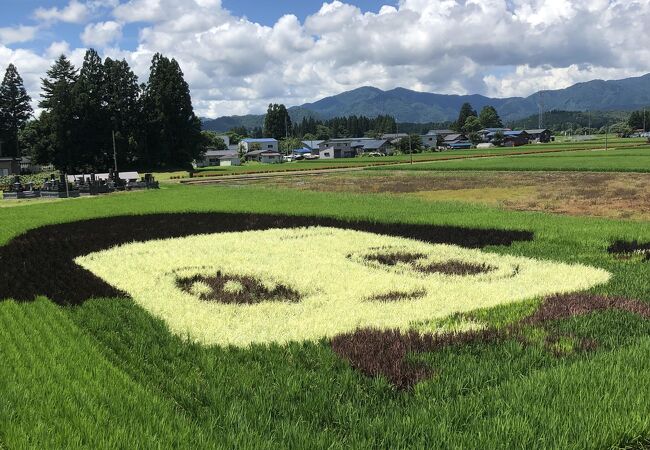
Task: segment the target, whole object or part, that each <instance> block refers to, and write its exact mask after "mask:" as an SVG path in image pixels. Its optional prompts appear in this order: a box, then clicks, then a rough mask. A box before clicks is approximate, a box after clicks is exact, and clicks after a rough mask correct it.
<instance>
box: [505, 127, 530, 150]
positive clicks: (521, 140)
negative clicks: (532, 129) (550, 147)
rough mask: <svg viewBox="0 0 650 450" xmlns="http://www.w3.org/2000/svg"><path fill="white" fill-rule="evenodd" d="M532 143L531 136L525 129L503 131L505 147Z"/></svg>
mask: <svg viewBox="0 0 650 450" xmlns="http://www.w3.org/2000/svg"><path fill="white" fill-rule="evenodd" d="M529 143H530V137H529V136H528V133H526V132H525V131H523V130H521V131H506V132H504V133H503V145H504V146H505V147H520V146H522V145H526V144H529Z"/></svg>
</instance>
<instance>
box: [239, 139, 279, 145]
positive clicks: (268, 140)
mask: <svg viewBox="0 0 650 450" xmlns="http://www.w3.org/2000/svg"><path fill="white" fill-rule="evenodd" d="M242 142H247V143H251V144H252V143H255V142H278V141H277V140H276V139H273V138H260V139H252V138H246V139H242Z"/></svg>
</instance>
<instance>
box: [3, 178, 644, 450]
mask: <svg viewBox="0 0 650 450" xmlns="http://www.w3.org/2000/svg"><path fill="white" fill-rule="evenodd" d="M190 205H191V206H190ZM190 208H191V210H192V211H194V212H191V213H189V212H188V210H189V209H190ZM107 214H113V215H116V217H105V216H106V215H107ZM146 214H149V215H146ZM331 233H334V234H331ZM649 233H650V231H649V228H648V227H647V222H641V221H639V222H632V221H620V220H608V219H597V218H584V217H569V216H554V215H548V214H541V213H527V212H512V211H503V210H498V209H495V208H488V207H483V206H476V205H468V204H460V203H437V202H425V201H421V200H417V199H413V198H400V199H399V201H396V199H395V197H390V196H385V195H381V194H378V195H362V194H349V193H347V194H341V193H322V192H311V191H305V192H301V191H295V190H282V191H280V190H273V189H253V188H250V187H239V188H235V189H233V188H224V187H213V186H211V187H191V186H164V187H163V188H162V189H161V190H160V191H158V192H147V193H142V194H141V195H139V196H137V197H131V196H128V197H127V196H124V197H122V198H117V197H106V198H97V199H88V200H87V201H83V202H76V201H69V202H68V201H65V202H59V203H57V204H51V205H50V204H38V205H30V206H25V207H20V208H6V209H5V210H4V211H2V214H0V243H1V244H2V246H0V262H2V266H3V270H2V271H0V360H2V361H4V362H6V364H0V424H2V425H0V443H1V444H0V445H4V446H5V447H6V448H26V447H36V448H71V447H82V446H86V447H91V448H115V447H124V446H125V445H127V446H129V445H130V446H132V447H139V448H149V447H165V448H167V447H176V448H184V447H185V448H188V447H192V448H215V447H219V446H223V447H227V448H269V449H271V448H273V449H275V448H426V447H428V446H431V443H432V442H435V443H436V445H438V446H440V447H443V448H504V447H505V448H610V447H614V448H643V446H644V445H646V446H647V445H648V443H650V419H649V418H650V391H649V390H648V389H647V385H648V374H647V367H648V365H649V364H650V320H649V318H650V310H649V307H648V305H649V304H650V303H648V302H649V301H650V285H649V284H648V281H647V280H648V279H650V263H648V261H647V258H646V255H647V246H648V242H650V234H649ZM310 234H313V235H314V236H310ZM288 237H289V238H291V239H289V238H288ZM311 239H315V240H316V241H315V243H316V244H317V243H318V242H319V240H321V244H319V245H315V244H314V245H313V249H312V248H308V247H309V246H308V245H307V241H309V240H311ZM328 239H335V240H336V241H340V242H341V245H338V246H337V245H332V244H331V242H330V241H328ZM194 240H196V243H195V244H194V243H192V242H193V241H194ZM237 242H239V244H238V246H241V247H242V249H243V250H245V251H242V253H241V255H240V254H238V253H239V250H238V252H228V251H226V250H227V249H228V248H231V249H232V248H233V246H235V244H236V243H237ZM343 242H348V243H349V247H351V248H350V249H347V248H346V249H344V248H343V246H342V243H343ZM285 244H286V246H287V247H286V249H285V250H283V251H284V252H285V253H286V254H287V255H288V256H284V257H283V258H282V259H281V261H280V262H279V263H277V262H275V261H274V258H273V257H272V255H274V254H275V255H276V256H277V255H278V253H277V252H279V251H280V250H281V247H282V246H283V245H285ZM186 246H187V248H185V247H186ZM229 246H230V247H229ZM134 249H139V251H140V250H141V253H138V254H136V253H133V250H134ZM192 249H193V251H192ZM238 249H239V247H238ZM253 249H255V256H256V258H255V260H254V261H251V258H250V255H251V254H252V253H253ZM120 252H123V253H120ZM161 252H163V253H161ZM302 252H304V253H305V255H302ZM156 253H158V254H159V255H162V257H159V258H156V257H155V256H154V254H156ZM119 255H124V257H126V258H127V260H126V261H127V263H129V261H128V259H134V260H139V261H140V262H141V263H144V265H143V264H140V265H137V264H136V263H135V262H134V263H133V266H132V267H133V269H135V271H136V272H138V273H139V272H142V277H143V278H155V277H158V279H160V280H161V282H160V283H157V284H156V285H155V286H153V285H152V286H153V287H152V289H155V290H156V291H157V292H161V291H163V290H167V289H169V291H168V292H169V293H170V294H173V295H174V296H175V299H178V300H180V302H181V306H180V310H182V309H183V308H185V307H186V306H188V305H189V304H195V305H199V306H200V307H206V308H213V309H214V310H220V311H223V310H225V309H228V308H229V309H231V310H234V311H236V312H237V314H239V317H240V318H241V319H242V320H244V319H245V317H246V316H245V315H244V314H242V311H246V312H255V311H256V310H258V309H260V308H269V310H271V309H273V311H272V313H273V314H269V315H268V317H267V318H266V321H267V322H269V324H266V323H262V324H259V323H258V324H257V327H258V329H264V327H270V328H272V327H273V326H274V325H272V323H273V322H274V321H276V320H278V317H277V316H278V313H277V312H276V310H275V308H276V307H277V308H280V309H282V308H284V309H285V310H291V309H292V308H294V309H300V308H303V309H304V308H305V306H306V305H308V304H309V302H310V301H311V300H313V299H315V298H317V297H318V295H319V291H324V290H326V289H332V292H333V293H336V292H342V291H343V289H342V288H341V287H340V286H338V285H335V286H329V284H331V283H328V284H327V285H321V284H320V283H323V282H324V281H326V280H328V279H329V280H334V279H335V275H334V274H336V273H339V274H340V276H339V278H338V279H336V280H335V281H336V283H338V284H344V283H345V284H347V285H348V286H350V292H351V294H354V295H350V296H347V297H344V296H341V297H337V298H335V297H334V296H332V298H333V299H334V300H337V299H338V302H337V303H336V305H337V306H339V305H340V307H341V308H348V309H345V310H343V312H341V313H340V314H339V315H338V316H330V317H332V320H336V321H338V320H341V321H346V320H347V318H346V317H345V316H346V315H347V314H358V317H362V316H361V313H363V312H369V311H370V312H371V313H372V314H373V316H374V315H377V314H378V315H379V316H381V314H382V313H381V311H382V310H383V309H384V308H386V309H388V310H389V309H391V308H393V311H396V314H395V316H396V317H395V318H393V317H390V318H389V320H391V321H392V320H398V319H399V320H402V317H401V316H402V315H405V314H407V315H410V314H411V313H412V311H410V310H409V308H412V307H413V306H414V305H420V307H421V309H425V310H428V311H429V312H431V314H427V318H423V316H424V315H422V316H420V317H419V318H418V319H422V320H413V321H412V322H409V323H407V324H406V325H402V324H401V323H396V322H390V324H387V325H382V324H379V325H376V324H375V325H373V324H372V323H368V322H366V323H361V324H360V326H359V327H356V326H355V327H354V328H352V329H350V328H346V330H347V331H344V330H340V331H339V330H333V331H332V333H335V334H334V335H330V334H328V333H329V331H328V330H325V331H322V330H321V331H320V332H319V333H314V334H313V336H311V335H309V334H306V335H303V336H307V337H302V338H295V339H293V340H292V341H291V342H286V340H285V339H286V338H285V337H282V336H281V337H279V338H278V337H274V338H269V339H267V340H264V341H262V340H257V341H251V342H255V343H253V344H252V345H248V344H246V345H243V344H241V345H240V344H236V339H235V344H236V345H221V344H216V345H203V343H202V342H201V339H200V338H197V337H196V335H195V334H193V333H192V332H190V333H189V336H188V333H179V332H178V330H176V329H174V326H173V321H175V320H181V321H182V320H186V319H185V318H183V317H180V316H182V315H180V314H177V315H176V316H175V317H173V318H171V322H170V319H168V317H164V316H162V315H159V314H156V313H155V312H154V313H152V312H151V310H150V309H149V308H148V307H147V306H146V305H144V303H143V302H142V301H141V300H139V299H138V298H136V297H137V296H138V294H137V292H135V293H128V292H126V291H125V289H126V287H127V286H124V287H118V284H119V283H121V282H123V281H124V282H129V283H130V281H129V280H127V279H126V278H127V276H132V275H129V274H126V273H125V274H124V277H122V278H125V280H121V279H119V280H116V279H115V277H114V275H112V274H111V273H110V271H112V270H113V269H112V268H107V267H105V266H102V267H99V268H97V267H91V268H92V269H93V270H96V271H97V274H99V276H98V275H95V274H93V273H92V272H90V271H89V270H86V269H84V268H83V267H81V266H80V265H79V264H77V263H76V262H75V260H77V261H79V263H83V264H86V263H87V262H88V263H89V264H95V263H98V262H99V261H101V260H105V261H107V262H109V265H110V264H113V259H111V257H112V258H116V257H117V258H120V259H119V261H120V263H121V262H122V261H124V259H121V258H122V256H119ZM166 255H168V256H169V257H167V256H166ZM93 258H97V261H94V262H92V261H90V259H93ZM193 258H194V259H195V260H196V261H197V262H196V264H195V262H194V261H193V262H190V263H189V264H188V263H187V262H185V261H186V260H192V259H193ZM181 259H182V261H181ZM163 260H166V261H167V262H168V263H169V265H167V266H165V265H163ZM199 260H201V261H200V262H198V261H199ZM206 260H207V262H206ZM330 260H332V261H334V260H336V261H337V262H338V263H339V264H338V265H336V266H334V265H332V266H331V268H330V269H329V271H328V270H326V269H327V267H325V265H324V264H319V261H330ZM82 261H83V262H82ZM147 264H149V265H150V267H149V266H148V265H147ZM513 264H514V265H518V266H520V267H521V268H523V270H522V269H521V268H520V269H519V270H518V271H517V273H516V274H514V272H515V271H514V270H512V267H513ZM89 267H90V266H89ZM539 267H542V268H544V267H545V268H546V269H547V270H549V271H551V268H555V270H556V271H557V272H558V273H557V274H556V273H549V274H548V275H549V277H553V278H552V279H553V280H557V278H560V277H559V274H560V273H565V274H568V275H567V276H565V277H564V278H562V279H561V280H559V281H557V282H555V281H554V284H555V285H554V286H552V289H549V291H548V292H549V294H544V293H542V294H540V295H535V294H531V293H529V292H528V291H527V289H529V288H530V287H531V286H532V288H533V289H540V290H541V289H544V286H543V283H540V282H539V280H538V279H535V280H534V281H533V282H532V283H528V284H530V286H529V285H528V284H527V285H526V286H523V289H522V290H521V292H520V291H519V290H516V289H513V291H514V295H513V297H512V298H510V299H508V298H505V299H501V298H500V299H498V301H497V303H495V306H490V307H486V308H480V309H470V308H468V309H464V308H465V306H466V305H464V302H468V303H469V302H471V298H470V297H467V298H466V297H462V296H461V295H459V296H458V298H459V302H458V303H459V304H460V305H461V309H458V308H456V306H455V305H453V304H451V303H450V302H446V301H445V300H446V299H447V296H443V292H442V291H441V292H437V291H435V290H434V289H432V288H431V286H435V287H436V289H438V288H439V289H442V288H443V287H444V288H451V287H452V286H459V289H461V290H465V292H468V291H469V290H470V288H471V286H474V289H478V288H477V286H479V285H481V286H483V287H484V288H485V289H484V291H485V294H486V297H487V298H488V299H490V298H491V295H492V294H491V292H490V288H489V287H490V285H491V283H502V282H503V283H505V281H509V282H513V283H516V282H517V280H518V279H517V277H518V276H522V277H524V276H526V272H527V271H528V270H534V269H535V268H539ZM105 270H108V271H109V272H106V273H105V274H106V278H105V279H104V278H103V277H104V275H102V273H103V271H105ZM312 271H313V272H314V273H316V274H318V275H319V277H317V278H312V279H311V283H307V282H306V280H307V279H308V276H307V275H303V276H302V277H300V276H299V274H300V273H310V272H312ZM582 271H584V272H582ZM130 273H131V274H133V273H134V272H130ZM168 273H169V275H168ZM172 273H173V275H172ZM377 273H381V274H383V276H384V277H389V278H392V279H393V280H396V281H395V283H394V284H393V285H390V286H389V285H388V283H386V284H384V285H379V286H378V288H377V289H376V290H374V287H372V289H369V291H368V292H361V286H357V285H361V284H362V283H363V282H364V281H365V280H368V279H372V277H373V276H375V275H373V274H377ZM572 273H575V274H576V275H578V273H584V274H586V275H587V276H586V277H582V276H580V281H581V282H582V281H586V282H587V283H586V284H584V285H582V286H573V287H567V286H564V287H563V283H564V282H565V281H568V282H569V283H573V281H572V275H571V274H572ZM506 274H507V275H506ZM108 275H110V277H109V276H108ZM117 275H118V273H117V272H116V274H115V276H117ZM500 275H502V278H499V276H500ZM511 275H514V276H511ZM592 275H593V277H592ZM136 276H139V275H136ZM309 276H311V275H309ZM556 276H557V278H555V277H556ZM328 277H329V278H328ZM565 278H566V280H565ZM544 279H547V278H544ZM599 280H602V281H599ZM364 284H365V283H364ZM536 284H540V285H542V286H537V285H536ZM379 287H381V289H379ZM137 289H138V288H137V287H136V290H137ZM337 290H338V291H337ZM575 290H579V292H577V291H575ZM562 292H563V293H562ZM357 294H358V295H357ZM482 294H483V292H481V295H482ZM40 295H46V296H47V299H44V298H41V297H40ZM129 295H131V296H132V297H133V298H130V297H129ZM530 295H532V297H530ZM35 297H38V298H37V299H36V300H35ZM161 297H162V295H161ZM492 298H493V297H492ZM151 299H152V300H155V301H156V302H157V304H160V303H161V302H160V300H159V299H154V298H153V296H151ZM493 299H494V298H493ZM164 301H166V299H164V298H163V302H162V303H164ZM429 301H431V303H427V302H429ZM352 305H354V306H352ZM312 306H317V305H314V304H312ZM357 307H358V308H357ZM438 308H439V309H438ZM350 309H352V310H353V311H351V312H350V311H349V310H350ZM356 309H359V311H358V312H357V311H355V310H356ZM188 311H189V309H188ZM375 311H379V312H378V313H376V312H375ZM442 311H445V314H444V315H442ZM439 312H440V313H441V314H438V313H439ZM192 314H193V315H194V313H193V312H192ZM413 314H415V315H417V314H419V311H415V312H413ZM206 315H207V314H206ZM202 320H203V317H202V316H201V317H198V318H197V321H196V322H197V324H198V325H199V326H200V325H201V321H202ZM209 320H212V319H210V318H209V317H207V321H208V323H209ZM360 320H363V319H360ZM170 323H171V324H172V325H170ZM387 323H388V322H387ZM403 323H406V321H404V322H403ZM189 325H190V326H193V325H194V324H189ZM209 325H210V326H212V325H213V324H212V323H209ZM237 325H239V324H237ZM366 325H367V326H366ZM219 326H222V325H221V324H219ZM239 326H240V325H239ZM300 326H301V327H303V328H304V329H307V327H308V326H309V324H300ZM222 328H223V327H222ZM170 331H175V332H170ZM256 331H257V330H255V332H256ZM267 331H268V330H267ZM209 332H210V333H214V334H215V335H216V334H219V333H221V334H222V335H227V334H228V333H229V331H226V332H223V330H221V331H219V330H216V329H215V330H210V331H209ZM292 332H293V331H292ZM320 333H325V334H323V335H320V337H319V336H317V335H318V334H320ZM253 336H254V333H253ZM188 337H189V338H190V339H188ZM197 341H198V342H197ZM219 342H224V341H219ZM229 342H233V341H232V340H231V341H229Z"/></svg>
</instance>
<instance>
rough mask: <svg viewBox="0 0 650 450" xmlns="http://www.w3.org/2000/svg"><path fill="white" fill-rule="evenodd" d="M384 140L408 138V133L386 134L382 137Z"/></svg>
mask: <svg viewBox="0 0 650 450" xmlns="http://www.w3.org/2000/svg"><path fill="white" fill-rule="evenodd" d="M381 137H382V139H397V138H403V137H408V134H407V133H386V134H382V135H381Z"/></svg>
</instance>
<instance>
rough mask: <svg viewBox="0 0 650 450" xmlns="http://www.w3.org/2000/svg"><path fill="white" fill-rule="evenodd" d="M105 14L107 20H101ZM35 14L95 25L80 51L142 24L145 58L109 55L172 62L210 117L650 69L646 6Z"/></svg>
mask: <svg viewBox="0 0 650 450" xmlns="http://www.w3.org/2000/svg"><path fill="white" fill-rule="evenodd" d="M386 3H394V2H389V1H388V0H387V1H386ZM105 8H112V17H111V18H107V17H101V19H100V18H99V17H96V16H98V14H97V11H99V10H101V9H105ZM38 11H40V13H39V14H38V16H39V17H40V18H41V20H46V21H54V20H65V21H68V22H78V23H87V22H88V21H89V19H90V18H91V17H93V18H95V17H96V18H95V19H94V20H95V21H97V23H92V24H89V25H87V26H86V28H85V30H84V31H83V33H82V40H83V42H84V44H85V45H95V46H98V47H109V46H114V45H116V42H119V36H120V33H121V32H122V25H121V24H135V26H137V27H139V42H138V46H137V48H136V49H135V50H134V51H125V50H123V49H120V48H110V49H106V50H105V52H106V54H107V55H110V56H111V57H119V58H126V59H127V60H128V61H129V63H130V64H131V65H132V66H133V68H134V70H135V71H136V73H137V74H138V75H139V76H140V78H141V80H142V81H144V80H145V79H146V75H147V72H148V68H149V63H150V60H151V56H152V55H153V54H154V53H155V52H162V53H164V54H165V55H167V56H170V57H174V58H176V59H177V60H178V61H179V62H180V64H181V67H182V68H183V70H184V71H185V75H186V78H187V80H188V82H189V84H190V87H191V89H192V95H193V98H194V101H195V105H196V108H197V112H198V113H199V114H201V115H205V116H217V115H229V114H244V113H248V112H262V111H263V110H264V109H265V108H266V105H267V104H268V103H269V102H276V101H277V102H284V103H287V104H289V105H295V104H300V103H303V102H307V101H314V100H317V99H318V98H321V97H323V96H326V95H332V94H336V93H338V92H341V91H344V90H349V89H353V88H356V87H359V86H363V85H373V86H377V87H380V88H384V89H390V88H394V87H397V86H403V87H406V88H411V89H417V90H423V91H431V92H440V93H481V94H488V95H492V96H511V95H528V94H531V93H532V92H534V91H536V90H538V89H553V88H562V87H567V86H569V85H571V84H573V83H575V82H578V81H585V80H589V79H593V78H606V79H607V78H622V77H626V76H633V75H638V74H641V73H645V72H650V49H649V48H648V47H647V46H644V45H641V44H639V42H640V40H639V39H640V36H645V34H646V31H647V24H648V23H650V0H634V1H629V0H591V1H589V2H584V1H582V0H400V1H399V2H397V4H393V5H392V6H391V5H384V6H381V7H378V8H377V10H376V11H374V12H363V11H362V10H360V9H359V8H358V7H357V6H354V5H352V4H348V3H345V2H343V1H338V0H336V1H329V2H325V3H323V4H322V6H321V7H320V8H319V9H318V10H317V11H314V13H313V14H312V15H310V16H309V17H307V18H306V19H305V20H304V21H303V22H301V21H300V20H299V19H298V18H296V17H295V16H293V15H285V16H283V17H281V18H280V19H279V20H278V21H277V22H276V23H275V24H271V25H262V24H258V23H255V22H253V21H251V20H248V19H247V18H242V17H237V16H234V15H233V14H232V13H230V12H229V11H228V10H227V9H225V8H224V7H223V6H222V3H221V1H220V0H122V1H121V2H120V1H119V0H90V1H87V2H86V3H81V1H80V0H71V1H70V2H69V3H68V5H67V6H66V7H64V8H62V9H58V8H50V9H43V8H41V9H39V10H38ZM109 19H110V20H109ZM99 20H104V22H101V21H99ZM107 20H108V21H107ZM621 24H624V25H621ZM0 39H3V38H2V35H1V34H0ZM2 42H4V40H2ZM5 44H6V43H5ZM59 50H66V51H67V52H69V53H70V54H72V55H73V56H74V58H76V59H78V58H79V56H80V55H82V53H83V50H81V49H74V50H70V49H69V48H68V49H66V48H65V45H63V44H62V43H55V44H53V45H52V46H51V48H50V49H48V50H47V51H46V52H45V56H46V57H50V55H51V54H54V53H55V51H59ZM41 76H42V74H41Z"/></svg>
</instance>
